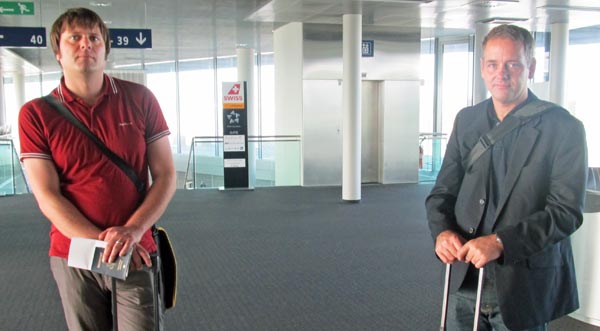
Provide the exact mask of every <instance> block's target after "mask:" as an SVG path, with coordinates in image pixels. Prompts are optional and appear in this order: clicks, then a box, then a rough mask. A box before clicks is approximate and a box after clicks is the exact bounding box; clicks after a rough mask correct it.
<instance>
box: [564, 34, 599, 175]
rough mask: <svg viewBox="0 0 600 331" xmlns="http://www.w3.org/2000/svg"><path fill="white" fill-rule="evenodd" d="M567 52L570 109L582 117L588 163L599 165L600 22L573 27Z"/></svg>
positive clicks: (567, 89) (567, 91)
mask: <svg viewBox="0 0 600 331" xmlns="http://www.w3.org/2000/svg"><path fill="white" fill-rule="evenodd" d="M569 36H570V37H569V48H568V52H567V82H568V83H567V84H566V93H567V109H568V110H569V111H570V112H571V113H572V114H573V115H575V116H576V117H577V118H579V119H580V120H581V121H582V122H583V124H584V126H585V130H586V135H587V144H588V163H589V166H590V167H600V147H599V146H600V130H598V128H597V127H596V126H598V123H600V112H598V101H597V100H596V93H598V85H597V84H596V81H595V80H596V78H597V77H600V67H599V66H597V65H594V63H596V61H597V59H598V58H599V57H600V26H595V27H589V28H582V29H576V30H573V31H570V33H569Z"/></svg>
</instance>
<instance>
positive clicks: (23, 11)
mask: <svg viewBox="0 0 600 331" xmlns="http://www.w3.org/2000/svg"><path fill="white" fill-rule="evenodd" d="M33 8H34V6H33V2H23V1H18V2H17V1H1V2H0V15H33Z"/></svg>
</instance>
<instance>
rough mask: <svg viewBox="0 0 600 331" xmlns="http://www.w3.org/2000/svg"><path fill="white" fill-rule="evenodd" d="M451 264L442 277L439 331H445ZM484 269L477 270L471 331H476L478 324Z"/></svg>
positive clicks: (447, 266) (447, 265)
mask: <svg viewBox="0 0 600 331" xmlns="http://www.w3.org/2000/svg"><path fill="white" fill-rule="evenodd" d="M451 271H452V264H450V263H448V264H446V275H445V277H444V299H443V300H442V321H441V323H440V331H446V319H447V316H448V296H449V295H450V273H451ZM483 275H484V268H481V269H479V280H478V281H477V299H476V300H475V314H474V317H473V331H477V325H478V324H479V310H480V309H481V290H482V288H483Z"/></svg>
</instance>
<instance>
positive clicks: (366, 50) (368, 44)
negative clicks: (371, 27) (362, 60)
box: [361, 40, 375, 57]
mask: <svg viewBox="0 0 600 331" xmlns="http://www.w3.org/2000/svg"><path fill="white" fill-rule="evenodd" d="M374 48H375V42H374V41H373V40H363V41H362V47H361V49H362V57H373V54H374V53H375V49H374Z"/></svg>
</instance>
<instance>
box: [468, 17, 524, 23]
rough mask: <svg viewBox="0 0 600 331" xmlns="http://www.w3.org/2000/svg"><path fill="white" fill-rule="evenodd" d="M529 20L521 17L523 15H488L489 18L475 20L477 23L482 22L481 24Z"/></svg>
mask: <svg viewBox="0 0 600 331" xmlns="http://www.w3.org/2000/svg"><path fill="white" fill-rule="evenodd" d="M527 20H529V19H528V18H523V17H489V18H484V19H481V20H479V21H477V23H483V24H512V23H516V22H524V21H527Z"/></svg>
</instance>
